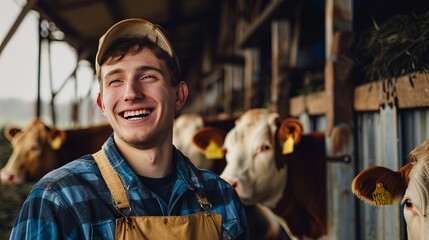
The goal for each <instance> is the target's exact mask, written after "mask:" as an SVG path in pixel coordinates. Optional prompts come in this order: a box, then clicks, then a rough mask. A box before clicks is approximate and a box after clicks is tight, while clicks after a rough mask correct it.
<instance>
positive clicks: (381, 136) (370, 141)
mask: <svg viewBox="0 0 429 240" xmlns="http://www.w3.org/2000/svg"><path fill="white" fill-rule="evenodd" d="M428 124H429V110H428V109H413V110H401V111H400V110H396V109H395V108H394V107H393V108H390V107H387V108H386V109H381V110H380V111H379V112H366V113H357V114H356V125H355V137H356V158H357V159H356V164H357V166H356V169H357V170H358V172H360V171H362V170H364V169H365V168H367V167H369V166H372V165H380V166H385V167H388V168H391V169H395V170H397V169H399V168H400V167H402V166H403V165H404V164H406V163H407V162H408V158H407V154H408V153H409V152H410V151H411V150H412V149H413V148H414V147H416V146H417V145H419V144H421V143H422V142H423V141H424V140H425V139H427V138H428V136H429V127H427V126H428ZM356 204H357V218H358V222H357V224H358V226H357V230H358V231H357V232H358V234H359V236H358V239H365V240H370V239H392V240H395V239H398V240H399V239H407V237H406V226H405V221H404V218H403V216H402V206H401V204H400V203H398V202H397V203H395V204H394V205H392V206H383V207H376V206H372V205H369V204H366V203H364V202H362V201H360V200H358V199H357V200H356Z"/></svg>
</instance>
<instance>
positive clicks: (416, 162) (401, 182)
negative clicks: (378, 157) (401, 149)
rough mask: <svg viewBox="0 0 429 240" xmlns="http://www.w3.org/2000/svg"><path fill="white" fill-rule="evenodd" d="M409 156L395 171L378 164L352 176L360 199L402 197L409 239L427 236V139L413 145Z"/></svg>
mask: <svg viewBox="0 0 429 240" xmlns="http://www.w3.org/2000/svg"><path fill="white" fill-rule="evenodd" d="M409 158H410V162H408V163H407V164H406V165H405V166H403V167H402V168H401V169H399V170H398V171H392V170H390V169H388V168H385V167H380V166H372V167H369V168H367V169H365V170H364V171H362V172H361V173H359V174H358V175H357V176H356V177H355V179H354V180H353V182H352V190H353V193H354V194H355V195H356V196H357V197H359V198H360V199H361V200H363V201H365V202H368V203H370V204H374V205H385V203H389V202H394V201H395V200H398V199H401V198H402V203H403V205H404V209H403V211H404V217H405V221H406V223H407V231H408V239H426V238H427V236H429V214H428V212H429V202H428V199H429V140H426V141H425V142H424V143H422V144H421V145H419V146H417V147H416V148H414V149H413V150H412V151H411V152H410V154H409ZM377 193H382V194H383V195H382V196H383V198H381V199H379V198H378V194H377ZM386 199H387V200H386ZM389 200H391V201H389Z"/></svg>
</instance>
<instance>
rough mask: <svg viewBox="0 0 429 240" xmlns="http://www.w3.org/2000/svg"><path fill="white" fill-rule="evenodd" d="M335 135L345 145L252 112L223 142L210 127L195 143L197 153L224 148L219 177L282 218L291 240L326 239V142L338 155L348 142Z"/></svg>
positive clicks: (292, 122) (272, 116) (296, 123)
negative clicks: (223, 163)
mask: <svg viewBox="0 0 429 240" xmlns="http://www.w3.org/2000/svg"><path fill="white" fill-rule="evenodd" d="M333 132H334V135H335V136H340V137H342V138H343V140H333V139H330V138H328V137H327V136H325V134H324V133H322V132H318V133H311V134H306V135H304V134H303V129H302V125H301V124H300V122H299V121H297V120H296V119H286V120H284V121H283V122H282V123H281V122H280V118H279V115H278V114H277V113H272V112H269V111H268V110H266V109H251V110H248V111H247V112H245V113H244V114H243V115H242V116H241V117H240V118H238V120H237V121H236V124H235V127H234V128H233V129H232V130H231V131H229V132H228V133H227V135H226V138H225V139H223V138H222V135H221V134H217V133H216V132H215V131H214V130H213V129H210V128H208V129H204V130H201V131H199V132H198V133H197V134H196V135H195V136H194V142H195V144H196V145H198V146H199V147H200V150H201V151H205V149H206V147H207V146H208V145H209V142H212V143H213V142H215V143H217V145H220V146H222V145H223V149H224V151H225V152H226V155H225V157H226V162H227V164H226V167H225V169H224V171H223V172H222V174H221V177H223V178H224V179H226V180H227V181H228V182H230V183H231V185H233V186H234V187H235V189H236V191H237V192H238V194H239V196H240V197H241V199H242V201H243V203H244V204H245V205H250V206H251V205H254V204H258V203H261V204H263V205H265V206H267V207H269V208H270V209H271V210H272V211H273V212H274V213H275V214H277V215H279V216H280V217H281V218H282V219H284V221H285V222H286V225H287V227H288V232H289V235H290V236H293V237H296V238H299V239H302V238H311V239H319V238H323V237H324V236H325V235H326V234H327V219H326V186H325V185H326V161H327V156H326V150H325V148H326V146H328V145H332V144H327V143H326V141H325V138H328V140H329V141H330V143H334V146H333V148H334V149H336V150H335V151H336V152H339V151H338V149H337V146H336V145H338V144H344V142H346V141H344V138H345V139H346V140H348V136H347V135H344V134H343V133H344V132H345V131H342V130H338V131H333ZM345 145H347V144H345ZM330 152H331V151H330Z"/></svg>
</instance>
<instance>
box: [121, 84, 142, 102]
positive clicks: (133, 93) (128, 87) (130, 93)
mask: <svg viewBox="0 0 429 240" xmlns="http://www.w3.org/2000/svg"><path fill="white" fill-rule="evenodd" d="M141 98H143V93H142V91H141V89H140V84H139V82H138V81H135V80H129V81H127V83H126V84H125V90H124V99H125V101H134V100H136V99H141Z"/></svg>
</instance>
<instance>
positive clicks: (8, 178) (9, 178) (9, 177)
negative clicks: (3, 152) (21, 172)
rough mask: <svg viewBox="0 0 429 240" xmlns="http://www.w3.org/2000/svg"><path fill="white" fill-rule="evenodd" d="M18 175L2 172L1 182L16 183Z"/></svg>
mask: <svg viewBox="0 0 429 240" xmlns="http://www.w3.org/2000/svg"><path fill="white" fill-rule="evenodd" d="M15 180H16V175H15V174H9V173H5V172H2V173H1V176H0V183H1V184H9V185H15Z"/></svg>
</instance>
